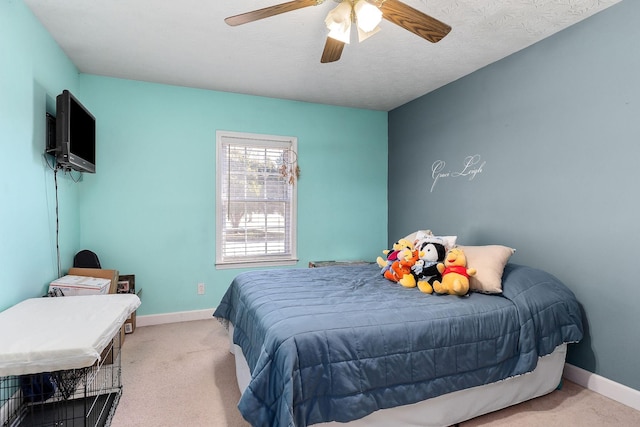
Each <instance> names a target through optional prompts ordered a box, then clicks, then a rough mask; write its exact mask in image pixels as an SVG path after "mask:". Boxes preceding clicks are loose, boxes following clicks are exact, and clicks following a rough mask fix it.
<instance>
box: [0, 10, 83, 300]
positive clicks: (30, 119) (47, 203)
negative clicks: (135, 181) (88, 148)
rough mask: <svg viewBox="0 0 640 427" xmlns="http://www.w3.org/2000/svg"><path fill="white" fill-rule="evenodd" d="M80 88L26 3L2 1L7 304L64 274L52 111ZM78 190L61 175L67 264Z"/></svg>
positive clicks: (1, 229)
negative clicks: (49, 154)
mask: <svg viewBox="0 0 640 427" xmlns="http://www.w3.org/2000/svg"><path fill="white" fill-rule="evenodd" d="M64 88H69V89H71V90H74V89H76V88H78V71H77V69H76V68H75V66H74V65H73V64H72V63H71V61H69V59H68V58H67V57H66V56H65V55H64V53H63V52H62V50H61V49H60V48H59V47H58V45H57V44H56V43H55V41H54V40H53V39H52V38H51V36H50V35H49V34H48V33H47V32H46V31H45V30H44V28H43V27H42V26H41V25H40V23H39V22H38V21H37V20H36V19H35V17H34V16H33V15H32V14H31V11H30V10H29V9H28V8H27V7H26V6H25V5H24V4H23V3H22V1H1V2H0V150H1V151H0V152H1V153H2V156H3V162H2V167H0V271H1V272H2V273H1V274H2V279H1V283H0V310H3V309H5V308H7V307H9V306H11V305H13V304H15V303H16V302H19V301H21V300H23V299H25V298H29V297H37V296H41V295H42V294H43V293H45V292H46V289H47V285H48V283H49V282H50V281H51V279H53V278H55V277H57V271H58V267H57V266H58V262H57V256H56V218H55V183H54V174H53V171H52V170H51V169H50V168H49V167H47V164H46V163H45V161H44V156H43V153H44V149H45V113H46V112H47V111H48V112H51V113H55V97H56V95H57V94H58V93H60V92H61V91H62V89H64ZM78 189H79V185H78V184H76V183H74V182H73V181H72V180H71V179H70V177H68V176H64V175H63V174H58V199H59V210H60V224H59V230H60V237H59V242H60V252H61V263H62V264H63V265H65V266H68V265H69V264H70V263H71V260H72V257H73V254H75V253H76V252H77V249H78V246H79V244H80V240H79V239H80V232H79V228H78V224H79V215H78V212H79V210H78Z"/></svg>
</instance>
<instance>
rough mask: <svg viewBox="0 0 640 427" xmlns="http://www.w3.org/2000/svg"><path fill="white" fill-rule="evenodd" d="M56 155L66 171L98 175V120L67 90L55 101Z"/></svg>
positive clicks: (59, 163)
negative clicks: (96, 173)
mask: <svg viewBox="0 0 640 427" xmlns="http://www.w3.org/2000/svg"><path fill="white" fill-rule="evenodd" d="M55 154H56V161H57V163H58V165H59V166H61V167H63V168H69V169H73V170H76V171H79V172H89V173H95V172H96V119H95V117H94V116H93V114H91V113H90V112H89V110H87V109H86V108H85V107H84V105H82V103H80V101H78V99H77V98H76V97H75V96H73V95H72V94H71V92H69V91H68V90H64V91H63V92H62V93H61V94H60V95H58V97H57V98H56V148H55Z"/></svg>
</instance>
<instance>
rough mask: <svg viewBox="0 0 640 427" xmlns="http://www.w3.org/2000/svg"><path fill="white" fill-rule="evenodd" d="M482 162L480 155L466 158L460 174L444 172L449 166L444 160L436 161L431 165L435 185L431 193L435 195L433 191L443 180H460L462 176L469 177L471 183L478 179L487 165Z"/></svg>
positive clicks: (432, 186)
mask: <svg viewBox="0 0 640 427" xmlns="http://www.w3.org/2000/svg"><path fill="white" fill-rule="evenodd" d="M481 161H482V158H481V157H480V154H474V155H473V156H467V157H465V158H464V161H463V162H462V169H461V170H459V171H458V172H451V171H446V172H445V171H444V169H445V167H446V166H447V164H446V162H445V161H444V160H436V161H435V162H433V164H432V165H431V178H432V179H433V184H431V192H432V193H433V189H434V188H436V184H437V183H438V181H439V180H440V179H442V178H459V177H461V176H468V177H469V181H471V180H472V179H473V178H475V177H476V175H478V174H479V173H482V168H483V167H484V165H485V164H486V163H487V162H486V161H483V162H482V163H481Z"/></svg>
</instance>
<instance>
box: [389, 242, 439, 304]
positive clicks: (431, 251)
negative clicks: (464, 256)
mask: <svg viewBox="0 0 640 427" xmlns="http://www.w3.org/2000/svg"><path fill="white" fill-rule="evenodd" d="M415 249H416V250H417V251H418V252H419V254H420V259H418V261H416V263H415V264H414V265H413V267H411V276H409V277H406V278H404V279H402V280H400V282H399V283H400V284H401V285H402V286H405V287H407V288H414V287H415V286H416V285H417V286H418V289H420V291H421V292H424V293H427V294H431V293H433V283H434V282H435V281H436V280H438V281H440V280H441V279H442V276H441V274H440V272H439V271H438V263H441V262H443V261H444V260H445V256H446V254H447V249H446V247H445V246H444V241H443V240H442V239H441V238H439V237H436V236H433V235H424V236H421V238H420V239H418V240H416V242H415Z"/></svg>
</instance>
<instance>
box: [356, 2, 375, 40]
mask: <svg viewBox="0 0 640 427" xmlns="http://www.w3.org/2000/svg"><path fill="white" fill-rule="evenodd" d="M353 10H354V12H355V14H356V20H357V22H358V28H359V29H361V30H362V31H364V32H365V33H370V32H372V31H374V30H376V27H378V25H379V24H380V22H381V21H382V11H381V10H380V9H379V8H377V7H376V6H374V5H372V4H371V3H368V2H367V1H365V0H358V1H356V3H355V5H354V6H353ZM376 32H377V31H376ZM374 34H375V33H374Z"/></svg>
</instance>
